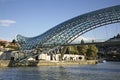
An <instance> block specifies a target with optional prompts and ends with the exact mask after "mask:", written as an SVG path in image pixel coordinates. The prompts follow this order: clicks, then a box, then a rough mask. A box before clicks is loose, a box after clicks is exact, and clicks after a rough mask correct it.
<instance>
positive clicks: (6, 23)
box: [0, 19, 16, 27]
mask: <svg viewBox="0 0 120 80" xmlns="http://www.w3.org/2000/svg"><path fill="white" fill-rule="evenodd" d="M14 23H16V21H14V20H9V19H7V20H0V26H3V27H9V26H11V25H12V24H14Z"/></svg>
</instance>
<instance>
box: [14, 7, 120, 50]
mask: <svg viewBox="0 0 120 80" xmlns="http://www.w3.org/2000/svg"><path fill="white" fill-rule="evenodd" d="M118 22H120V5H117V6H113V7H108V8H104V9H100V10H96V11H93V12H89V13H86V14H83V15H80V16H77V17H74V18H72V19H69V20H67V21H65V22H63V23H61V24H58V25H57V26H55V27H53V28H51V29H50V30H48V31H46V32H45V33H43V34H41V35H39V36H36V37H32V38H27V37H23V36H21V35H17V36H16V41H17V42H18V44H19V45H20V46H21V48H22V49H24V50H30V49H34V48H37V47H44V48H45V47H50V46H54V47H55V46H60V45H63V44H67V43H70V42H72V41H73V40H74V39H76V38H77V37H79V36H80V35H82V34H84V33H86V32H88V31H90V30H93V29H95V28H98V27H101V26H104V25H108V24H113V23H118Z"/></svg>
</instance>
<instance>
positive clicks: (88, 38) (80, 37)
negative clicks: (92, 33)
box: [73, 36, 95, 43]
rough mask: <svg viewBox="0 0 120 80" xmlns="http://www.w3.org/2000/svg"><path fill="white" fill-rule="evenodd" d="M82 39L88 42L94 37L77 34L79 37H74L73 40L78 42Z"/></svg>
mask: <svg viewBox="0 0 120 80" xmlns="http://www.w3.org/2000/svg"><path fill="white" fill-rule="evenodd" d="M82 39H83V40H84V41H85V42H90V41H92V40H95V38H92V37H84V36H79V37H78V38H76V39H75V40H74V41H73V42H76V43H79V42H81V40H82Z"/></svg>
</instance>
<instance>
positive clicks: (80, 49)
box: [77, 45, 88, 57]
mask: <svg viewBox="0 0 120 80" xmlns="http://www.w3.org/2000/svg"><path fill="white" fill-rule="evenodd" d="M87 49H88V45H79V46H77V50H78V53H79V55H84V56H85V57H86V52H87Z"/></svg>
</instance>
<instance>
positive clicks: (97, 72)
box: [0, 62, 120, 80]
mask: <svg viewBox="0 0 120 80" xmlns="http://www.w3.org/2000/svg"><path fill="white" fill-rule="evenodd" d="M0 80H120V62H106V63H99V64H97V65H75V66H40V67H15V68H13V67H8V68H0Z"/></svg>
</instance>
